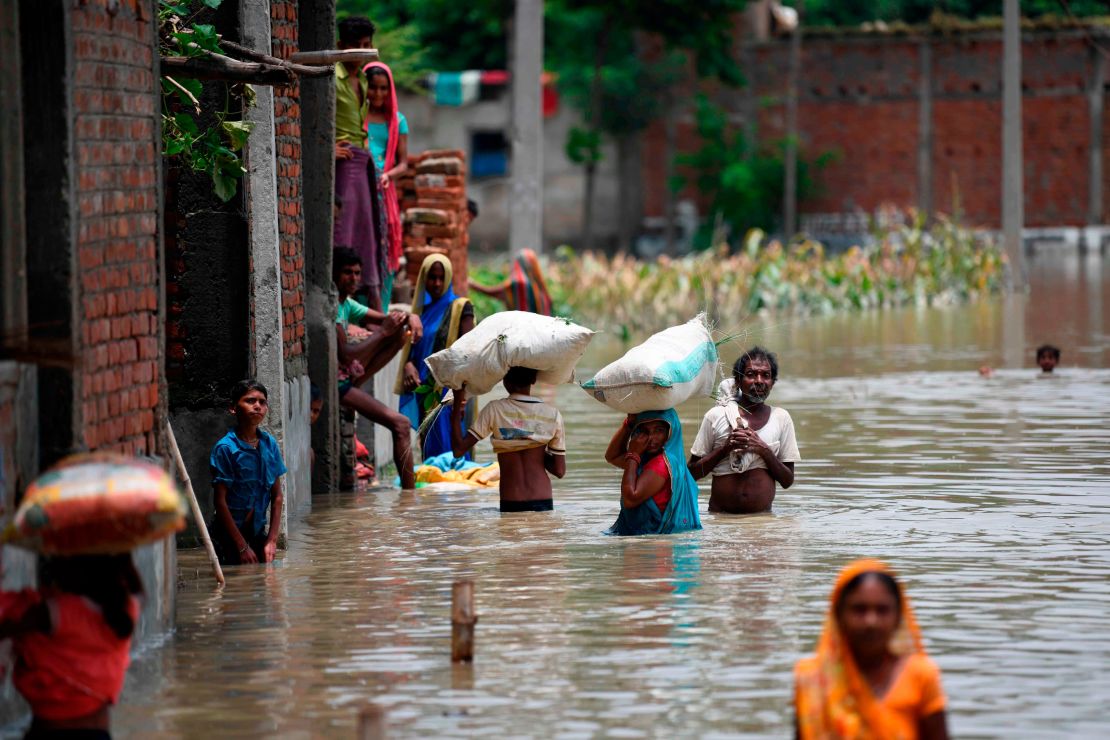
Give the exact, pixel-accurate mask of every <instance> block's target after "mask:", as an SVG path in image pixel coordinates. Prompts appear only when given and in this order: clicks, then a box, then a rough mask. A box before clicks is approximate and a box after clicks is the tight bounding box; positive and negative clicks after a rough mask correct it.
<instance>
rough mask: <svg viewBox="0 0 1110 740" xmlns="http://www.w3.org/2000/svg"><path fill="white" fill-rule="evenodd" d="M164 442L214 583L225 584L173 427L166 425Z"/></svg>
mask: <svg viewBox="0 0 1110 740" xmlns="http://www.w3.org/2000/svg"><path fill="white" fill-rule="evenodd" d="M166 440H167V441H168V442H169V445H170V454H172V455H173V459H174V461H175V462H177V472H178V473H180V474H181V478H182V479H183V480H184V481H185V493H187V494H188V498H189V508H190V509H192V511H193V519H194V520H195V521H196V523H197V529H198V530H199V531H200V540H201V542H203V543H204V549H205V551H206V552H207V553H208V560H209V561H210V562H211V563H212V574H213V575H215V576H216V582H217V583H219V584H220V585H221V586H222V585H224V584H225V583H226V581H225V580H224V571H223V568H221V567H220V560H219V558H217V557H216V548H214V547H212V539H211V538H210V537H209V536H208V526H207V525H206V524H205V523H204V515H203V514H201V512H200V502H198V501H197V494H196V493H195V492H194V491H193V481H192V480H191V479H190V478H189V471H188V469H186V467H185V460H184V459H183V458H182V457H181V450H180V449H179V448H178V446H177V438H176V437H175V436H174V435H173V427H172V426H170V425H169V424H166Z"/></svg>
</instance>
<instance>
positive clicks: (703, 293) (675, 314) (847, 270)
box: [479, 213, 1005, 336]
mask: <svg viewBox="0 0 1110 740" xmlns="http://www.w3.org/2000/svg"><path fill="white" fill-rule="evenodd" d="M558 257H559V258H558V259H556V260H554V261H549V262H548V264H547V265H546V267H545V270H546V277H547V283H548V286H549V287H550V289H551V292H552V298H553V300H554V303H555V309H556V313H557V314H559V315H563V316H569V317H571V318H574V319H575V320H577V321H580V322H582V323H584V324H586V325H588V326H592V327H595V328H597V329H605V330H608V331H616V332H618V333H620V334H622V335H625V336H627V335H629V334H630V333H641V332H645V331H654V330H657V329H660V328H662V327H664V326H666V325H667V324H668V323H674V322H675V321H678V320H679V319H681V318H682V317H690V316H694V315H695V314H697V313H698V312H699V311H708V313H709V315H710V317H711V318H712V319H713V320H715V321H718V322H720V323H721V324H724V325H731V324H735V323H736V322H737V321H738V320H740V319H743V318H744V317H747V316H751V315H753V314H756V313H794V314H821V313H831V312H833V311H845V310H861V309H872V308H893V307H897V306H905V305H918V306H928V305H940V304H948V303H956V302H963V301H970V300H976V299H978V298H980V297H982V296H985V295H990V294H992V293H996V292H998V291H1000V290H1001V289H1002V287H1003V278H1004V265H1005V261H1004V258H1003V255H1002V250H1001V249H1000V247H999V246H998V245H997V244H996V243H995V242H994V240H993V239H991V238H989V237H987V236H984V235H982V234H980V233H977V232H974V231H971V230H969V229H967V228H964V227H961V226H960V225H958V224H956V223H954V222H952V221H950V220H948V219H945V218H939V219H937V220H936V221H935V222H934V223H933V224H932V225H931V226H928V227H926V226H925V224H924V219H923V218H921V217H920V216H918V215H916V214H913V213H910V214H909V218H908V219H907V220H906V223H903V224H901V225H894V226H886V227H881V228H876V229H875V230H874V232H873V233H872V238H871V239H870V240H869V241H868V243H867V244H866V245H865V246H857V247H852V248H851V249H849V250H847V251H846V252H844V253H842V254H837V255H827V254H826V253H825V249H824V247H823V246H822V245H821V244H820V243H818V242H816V241H812V240H798V241H795V242H792V243H790V244H788V245H783V244H782V243H780V242H778V241H775V240H771V241H767V240H766V238H765V236H764V234H763V232H762V231H759V230H757V229H753V230H752V231H750V232H749V233H748V235H747V237H746V238H745V239H744V242H743V244H742V246H741V248H740V249H739V250H738V251H735V252H732V251H730V250H729V248H728V247H727V246H725V245H722V246H720V247H718V248H715V249H710V250H708V251H705V252H701V253H698V254H695V255H690V256H687V257H682V258H668V257H660V258H659V259H658V260H657V261H654V262H644V261H641V260H638V259H636V258H634V257H631V256H629V255H623V254H619V255H617V256H615V257H611V258H610V257H606V256H605V255H600V254H595V253H584V254H577V253H575V252H574V251H573V250H572V249H571V248H569V247H562V248H560V250H559V254H558ZM491 277H492V276H491ZM482 308H483V307H481V306H480V307H479V310H480V312H481V309H482Z"/></svg>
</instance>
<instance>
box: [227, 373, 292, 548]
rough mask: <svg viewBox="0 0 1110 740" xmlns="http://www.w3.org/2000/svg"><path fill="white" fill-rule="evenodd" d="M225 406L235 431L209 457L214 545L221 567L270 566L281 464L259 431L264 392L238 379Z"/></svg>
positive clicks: (277, 529) (278, 516)
mask: <svg viewBox="0 0 1110 740" xmlns="http://www.w3.org/2000/svg"><path fill="white" fill-rule="evenodd" d="M230 401H231V405H230V407H229V408H228V411H229V412H230V413H231V414H232V415H234V416H235V428H234V429H232V430H231V431H229V432H228V433H227V434H225V435H224V436H223V438H222V439H220V441H219V442H217V443H216V446H215V447H213V448H212V456H211V458H210V464H211V466H212V488H213V490H214V493H215V505H216V506H215V508H216V514H215V521H214V522H213V526H212V530H213V534H214V537H213V545H215V547H216V555H217V556H218V557H219V559H220V562H221V563H223V564H224V565H240V564H247V563H270V562H273V560H274V555H275V554H276V553H277V538H278V533H279V532H280V531H281V507H282V503H283V495H282V492H281V481H280V478H281V476H283V475H285V461H284V460H282V457H281V449H280V448H279V447H278V444H277V441H275V440H274V438H273V436H271V435H270V434H267V433H266V432H264V431H262V430H261V429H260V428H259V427H260V426H261V425H262V421H263V419H265V418H266V411H267V410H268V409H269V393H268V392H267V391H266V386H264V385H262V384H261V383H259V382H258V381H257V380H240V381H239V382H238V383H236V384H235V387H234V388H232V389H231V396H230ZM267 509H269V513H270V519H269V528H268V529H267V526H266V524H267V522H266V511H267Z"/></svg>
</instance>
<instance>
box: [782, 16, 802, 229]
mask: <svg viewBox="0 0 1110 740" xmlns="http://www.w3.org/2000/svg"><path fill="white" fill-rule="evenodd" d="M802 9H803V6H802V1H801V0H799V2H798V25H797V26H795V27H794V32H793V33H792V34H790V74H789V82H787V89H786V151H784V152H783V168H784V170H785V171H784V172H783V178H782V232H783V234H782V236H783V241H784V242H787V241H789V240H790V239H793V238H794V235H795V234H797V233H798V84H799V82H800V77H801V69H802Z"/></svg>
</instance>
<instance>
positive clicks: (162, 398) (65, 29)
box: [0, 0, 176, 720]
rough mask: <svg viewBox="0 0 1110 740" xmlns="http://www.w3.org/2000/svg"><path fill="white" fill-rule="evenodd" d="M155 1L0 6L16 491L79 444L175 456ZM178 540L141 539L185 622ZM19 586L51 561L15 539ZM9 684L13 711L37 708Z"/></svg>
mask: <svg viewBox="0 0 1110 740" xmlns="http://www.w3.org/2000/svg"><path fill="white" fill-rule="evenodd" d="M156 23H157V14H156V12H155V4H154V3H153V2H149V1H148V0H83V1H82V2H71V1H70V0H40V1H38V2H33V3H31V2H22V3H3V4H2V5H0V79H2V80H3V83H2V84H0V152H3V155H2V157H0V159H2V160H3V166H2V168H0V179H2V183H0V184H2V187H0V191H2V193H3V195H2V196H0V236H2V242H0V264H2V265H3V269H2V271H0V306H2V308H0V330H2V337H3V341H2V345H3V347H2V350H0V504H2V507H3V509H4V510H5V511H6V512H10V511H11V510H12V508H13V507H14V505H15V502H16V501H17V498H18V496H19V495H20V494H21V491H22V489H23V488H24V487H25V486H26V485H27V483H28V482H30V480H31V479H32V478H33V477H34V476H35V475H37V474H38V472H39V471H40V470H42V469H43V468H45V467H47V466H49V465H51V464H52V463H54V462H56V461H57V460H58V459H59V458H61V457H63V456H64V455H67V454H69V453H71V452H74V451H78V450H90V451H99V450H110V451H115V452H121V453H126V454H136V455H164V454H165V446H164V439H165V416H166V381H165V369H164V368H165V363H164V350H163V346H164V342H163V330H164V321H165V302H164V285H165V284H164V279H163V250H162V240H161V234H160V228H159V227H160V223H161V212H162V187H161V182H162V178H161V156H160V149H161V136H160V117H159V100H160V86H159V62H158V53H157V37H156ZM174 550H175V548H174V543H173V541H172V540H170V541H164V542H161V543H157V544H155V545H150V546H147V547H143V548H139V549H138V550H137V551H136V555H135V561H136V564H137V566H138V568H139V570H140V573H141V574H142V577H143V581H144V584H145V590H146V593H147V599H146V600H145V602H144V609H143V618H142V620H141V627H140V632H141V633H156V632H160V631H162V630H163V629H165V628H166V627H167V626H169V625H171V624H172V621H173V607H174V591H175V587H176V577H175V573H174V568H175V562H176V561H175V556H174ZM3 560H4V566H5V571H6V578H7V579H8V580H7V581H6V583H7V584H8V585H20V584H21V583H22V584H27V583H29V582H31V579H32V578H33V576H34V566H35V560H34V558H32V557H28V556H27V555H26V553H20V552H18V551H16V550H13V549H11V548H5V552H4V553H3ZM10 697H11V692H10V687H8V686H4V687H0V717H2V718H7V719H9V720H10V719H12V718H13V717H14V716H15V715H17V714H18V713H19V712H21V711H23V708H22V706H21V705H18V704H15V703H13V702H11V701H9V699H10Z"/></svg>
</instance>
